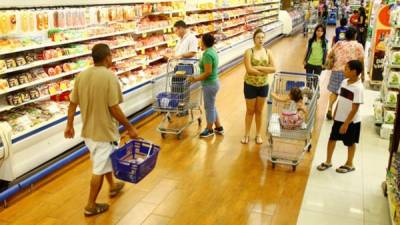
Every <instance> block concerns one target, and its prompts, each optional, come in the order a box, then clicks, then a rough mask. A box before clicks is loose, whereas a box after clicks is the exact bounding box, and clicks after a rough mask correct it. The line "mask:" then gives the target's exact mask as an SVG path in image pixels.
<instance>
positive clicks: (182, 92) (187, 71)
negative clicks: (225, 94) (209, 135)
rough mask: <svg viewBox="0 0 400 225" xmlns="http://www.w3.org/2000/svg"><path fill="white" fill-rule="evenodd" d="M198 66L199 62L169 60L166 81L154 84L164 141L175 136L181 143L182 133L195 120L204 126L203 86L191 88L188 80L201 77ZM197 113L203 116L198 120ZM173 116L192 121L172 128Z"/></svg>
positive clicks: (155, 109)
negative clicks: (161, 115) (168, 135)
mask: <svg viewBox="0 0 400 225" xmlns="http://www.w3.org/2000/svg"><path fill="white" fill-rule="evenodd" d="M197 64H198V60H197V59H179V60H169V61H168V65H167V75H166V77H165V78H163V79H159V80H156V81H153V101H154V103H153V109H154V111H156V112H160V113H162V114H164V117H163V120H162V121H161V123H160V125H159V126H158V128H157V130H158V131H159V132H160V133H161V136H162V138H165V136H166V134H174V135H176V136H177V138H178V139H180V138H181V134H182V132H183V131H184V130H185V129H186V128H187V127H189V126H190V125H191V124H192V123H193V122H195V121H196V119H197V121H198V123H199V125H201V122H202V120H201V113H202V110H201V108H200V106H201V100H202V94H201V85H200V83H199V82H197V83H193V84H191V83H190V82H189V81H188V80H187V77H189V76H195V75H197V74H198V65H197ZM194 111H199V112H200V114H199V117H197V118H195V117H194ZM174 115H175V116H178V117H183V116H186V115H188V116H189V117H190V118H189V120H188V121H187V122H185V123H182V125H179V126H171V124H172V122H173V116H174Z"/></svg>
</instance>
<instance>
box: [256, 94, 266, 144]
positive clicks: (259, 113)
mask: <svg viewBox="0 0 400 225" xmlns="http://www.w3.org/2000/svg"><path fill="white" fill-rule="evenodd" d="M265 101H266V98H264V97H257V99H256V107H255V117H256V142H257V144H261V143H262V142H263V140H262V138H261V127H262V121H263V119H262V117H263V111H264V106H265Z"/></svg>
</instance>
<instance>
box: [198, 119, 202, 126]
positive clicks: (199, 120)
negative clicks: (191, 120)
mask: <svg viewBox="0 0 400 225" xmlns="http://www.w3.org/2000/svg"><path fill="white" fill-rule="evenodd" d="M197 122H198V123H199V126H201V122H202V121H201V118H198V119H197Z"/></svg>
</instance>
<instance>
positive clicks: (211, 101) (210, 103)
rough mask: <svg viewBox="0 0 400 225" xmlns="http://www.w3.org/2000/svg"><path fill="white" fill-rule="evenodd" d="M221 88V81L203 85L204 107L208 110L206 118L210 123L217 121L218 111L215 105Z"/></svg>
mask: <svg viewBox="0 0 400 225" xmlns="http://www.w3.org/2000/svg"><path fill="white" fill-rule="evenodd" d="M218 90H219V81H217V82H216V83H215V84H207V85H203V98H204V109H205V111H206V119H207V123H208V124H213V123H215V122H216V121H217V117H218V113H217V108H216V107H215V98H216V97H217V92H218Z"/></svg>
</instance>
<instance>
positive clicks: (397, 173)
mask: <svg viewBox="0 0 400 225" xmlns="http://www.w3.org/2000/svg"><path fill="white" fill-rule="evenodd" d="M386 183H387V194H388V201H389V210H390V218H391V221H392V223H393V224H400V153H398V152H397V153H394V155H393V159H392V163H391V167H390V168H389V170H388V173H387V176H386Z"/></svg>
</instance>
